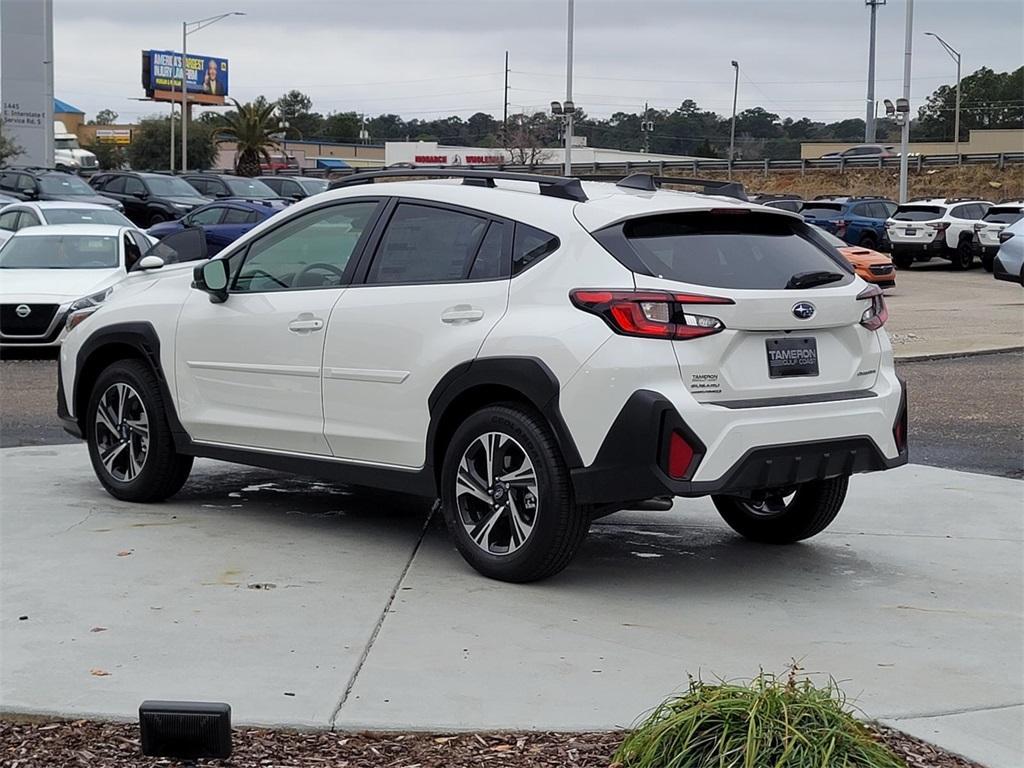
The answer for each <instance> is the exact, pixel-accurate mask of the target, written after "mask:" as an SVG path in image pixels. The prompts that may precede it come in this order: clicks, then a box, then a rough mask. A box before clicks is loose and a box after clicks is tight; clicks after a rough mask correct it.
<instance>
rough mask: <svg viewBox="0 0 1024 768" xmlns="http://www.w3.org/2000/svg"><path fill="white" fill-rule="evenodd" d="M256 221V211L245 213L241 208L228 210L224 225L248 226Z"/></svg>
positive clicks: (225, 214) (223, 221)
mask: <svg viewBox="0 0 1024 768" xmlns="http://www.w3.org/2000/svg"><path fill="white" fill-rule="evenodd" d="M250 221H256V211H244V210H242V209H241V208H228V209H227V211H225V213H224V219H223V220H222V221H221V223H222V224H248V223H249V222H250Z"/></svg>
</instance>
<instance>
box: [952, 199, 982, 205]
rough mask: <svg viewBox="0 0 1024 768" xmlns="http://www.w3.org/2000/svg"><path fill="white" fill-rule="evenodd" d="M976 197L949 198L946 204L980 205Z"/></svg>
mask: <svg viewBox="0 0 1024 768" xmlns="http://www.w3.org/2000/svg"><path fill="white" fill-rule="evenodd" d="M980 202H981V200H978V198H976V197H947V198H946V204H947V205H952V204H953V203H980Z"/></svg>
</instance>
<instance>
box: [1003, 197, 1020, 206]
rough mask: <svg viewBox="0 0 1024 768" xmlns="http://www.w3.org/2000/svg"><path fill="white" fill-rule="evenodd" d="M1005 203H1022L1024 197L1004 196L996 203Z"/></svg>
mask: <svg viewBox="0 0 1024 768" xmlns="http://www.w3.org/2000/svg"><path fill="white" fill-rule="evenodd" d="M1007 203H1021V204H1022V205H1024V197H1004V198H1003V199H1002V200H1000V201H999V202H998V203H996V205H1006V204H1007Z"/></svg>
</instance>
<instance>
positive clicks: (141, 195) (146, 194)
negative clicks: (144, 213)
mask: <svg viewBox="0 0 1024 768" xmlns="http://www.w3.org/2000/svg"><path fill="white" fill-rule="evenodd" d="M135 196H136V197H137V198H139V200H145V199H146V198H148V197H149V192H145V191H143V192H138V193H137V194H136V195H135Z"/></svg>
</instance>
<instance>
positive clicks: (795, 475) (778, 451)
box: [572, 392, 907, 506]
mask: <svg viewBox="0 0 1024 768" xmlns="http://www.w3.org/2000/svg"><path fill="white" fill-rule="evenodd" d="M652 396H653V399H652ZM666 408H668V409H670V410H671V413H672V414H673V415H674V418H675V419H676V420H678V421H679V422H682V419H681V418H680V417H679V415H678V413H677V412H676V411H675V408H673V407H672V406H671V404H669V403H668V401H666V400H664V399H663V398H661V397H660V396H658V395H655V394H654V393H651V392H637V393H635V394H634V395H633V397H631V398H630V400H629V401H627V403H626V405H625V406H623V409H622V412H621V413H620V417H619V418H618V419H616V421H615V424H613V425H612V429H611V430H610V431H609V433H608V435H607V436H606V438H605V441H604V444H603V445H602V447H601V450H600V451H599V452H598V455H597V458H596V459H595V461H594V463H593V464H591V465H590V466H589V467H582V468H580V469H574V470H572V479H573V485H574V489H575V492H576V500H577V501H578V502H579V503H581V504H592V505H598V506H605V505H614V504H620V503H624V502H629V501H634V500H637V499H649V498H653V497H655V496H664V495H671V496H708V495H712V494H715V495H717V494H724V495H745V494H749V493H751V492H753V491H758V490H763V489H768V488H782V487H787V486H793V485H799V484H801V483H807V482H811V481H814V480H827V479H830V478H833V477H840V476H843V475H852V474H857V473H860V472H876V471H880V470H885V469H892V468H893V467H898V466H901V465H903V464H906V463H907V452H906V451H903V452H902V453H901V454H900V455H899V456H897V457H896V458H893V459H889V458H887V457H886V456H885V454H883V453H882V451H881V450H880V449H879V447H878V446H877V445H876V444H875V442H874V440H872V439H871V438H870V437H868V436H867V435H855V436H850V437H843V438H837V439H832V440H816V441H811V442H803V443H779V444H776V445H767V446H760V447H757V448H752V449H750V450H749V451H747V452H746V453H745V454H744V455H743V456H742V457H741V458H740V459H739V460H738V461H737V462H736V463H735V464H734V465H733V466H732V467H731V468H730V469H729V470H728V471H727V472H725V473H724V474H723V475H722V476H721V477H720V478H718V479H717V480H705V481H692V480H674V479H672V478H670V477H669V476H668V475H667V474H665V472H664V471H663V470H662V469H661V467H660V465H659V463H658V461H657V444H658V440H659V436H658V433H657V432H656V431H653V430H650V427H651V425H654V424H659V423H662V421H663V420H664V415H663V411H664V410H665V409H666ZM645 409H646V410H647V411H649V412H650V415H649V416H648V417H647V418H642V419H636V418H635V416H636V415H637V414H638V413H641V412H643V411H644V410H645ZM627 412H630V413H631V414H632V415H633V416H634V418H633V419H630V420H629V422H631V423H627V420H625V419H623V418H622V417H623V415H624V414H626V413H627ZM644 427H647V428H648V431H647V432H646V434H645V435H644V434H642V433H638V428H639V429H641V430H642V429H643V428H644ZM611 446H623V447H624V448H628V450H622V449H620V450H611ZM606 449H608V450H606Z"/></svg>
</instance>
